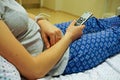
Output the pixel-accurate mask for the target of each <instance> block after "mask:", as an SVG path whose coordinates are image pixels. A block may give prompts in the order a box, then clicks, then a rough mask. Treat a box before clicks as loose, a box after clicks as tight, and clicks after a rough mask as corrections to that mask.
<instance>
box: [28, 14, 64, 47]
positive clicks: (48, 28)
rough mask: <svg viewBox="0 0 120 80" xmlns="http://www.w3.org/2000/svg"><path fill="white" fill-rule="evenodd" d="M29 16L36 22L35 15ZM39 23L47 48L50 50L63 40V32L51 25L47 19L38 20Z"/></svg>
mask: <svg viewBox="0 0 120 80" xmlns="http://www.w3.org/2000/svg"><path fill="white" fill-rule="evenodd" d="M28 15H29V17H30V18H32V19H33V20H35V15H33V14H31V13H28ZM37 23H38V25H39V26H40V28H41V36H42V39H43V41H44V43H45V45H46V48H50V47H51V46H53V45H54V44H55V43H56V42H58V41H59V40H60V39H61V38H62V32H61V30H60V29H59V28H57V27H56V26H54V25H53V24H51V23H50V22H49V21H48V20H46V19H45V18H44V19H39V20H37Z"/></svg>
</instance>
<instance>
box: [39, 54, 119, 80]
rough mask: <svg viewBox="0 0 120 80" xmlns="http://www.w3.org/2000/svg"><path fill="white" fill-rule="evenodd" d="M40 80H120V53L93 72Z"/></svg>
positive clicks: (92, 70)
mask: <svg viewBox="0 0 120 80" xmlns="http://www.w3.org/2000/svg"><path fill="white" fill-rule="evenodd" d="M38 80H120V53H119V54H117V55H116V56H114V57H111V58H109V59H107V60H106V61H105V62H104V63H102V64H101V65H99V66H97V67H96V68H93V69H91V70H88V71H85V72H80V73H77V74H71V75H65V76H62V75H61V76H59V77H56V78H55V77H51V76H47V77H45V78H41V79H38Z"/></svg>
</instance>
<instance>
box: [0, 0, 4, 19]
mask: <svg viewBox="0 0 120 80" xmlns="http://www.w3.org/2000/svg"><path fill="white" fill-rule="evenodd" d="M4 11H5V9H4V5H3V2H2V0H0V20H1V19H2V15H3V14H4Z"/></svg>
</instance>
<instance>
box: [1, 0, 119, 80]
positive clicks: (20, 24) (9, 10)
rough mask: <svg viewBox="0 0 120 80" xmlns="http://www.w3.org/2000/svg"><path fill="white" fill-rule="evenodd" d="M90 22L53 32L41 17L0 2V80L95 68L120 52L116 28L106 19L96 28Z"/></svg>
mask: <svg viewBox="0 0 120 80" xmlns="http://www.w3.org/2000/svg"><path fill="white" fill-rule="evenodd" d="M34 20H35V21H37V22H35V21H34ZM115 20H116V21H117V22H119V20H120V19H119V17H115ZM94 21H98V20H96V18H91V19H89V20H88V22H87V23H86V24H85V25H86V27H85V29H84V25H81V26H74V24H75V21H73V22H72V23H71V24H70V25H69V23H67V26H68V25H69V27H68V28H67V26H64V27H61V26H60V25H56V26H57V27H58V28H57V27H55V26H53V25H52V24H51V23H49V22H48V21H47V20H45V19H44V18H43V17H39V18H37V19H35V17H33V16H31V15H29V16H28V14H27V13H26V11H25V10H24V9H23V8H22V7H21V6H20V5H19V4H18V3H16V2H15V1H14V0H0V65H1V66H0V68H1V69H0V78H1V79H12V80H20V74H21V75H22V76H23V77H25V78H26V79H30V80H31V79H37V78H41V77H44V76H45V75H52V76H56V75H60V74H71V73H76V72H80V71H85V70H88V69H91V68H93V67H95V66H97V65H98V64H100V63H101V62H103V61H104V60H105V59H106V58H108V57H110V56H112V55H114V54H116V53H118V52H119V51H120V45H119V34H116V33H118V32H119V27H117V26H118V24H114V22H113V23H110V22H107V21H108V20H107V19H106V20H105V21H103V20H99V22H100V24H99V25H98V24H92V23H93V22H94ZM111 22H112V21H111ZM102 23H104V25H102ZM107 23H110V24H107ZM65 24H66V23H65ZM105 24H106V25H105ZM114 25H116V26H114ZM111 26H114V27H111ZM59 28H60V29H61V30H62V31H61V30H60V29H59ZM66 28H67V29H66ZM83 29H84V30H83ZM82 30H83V34H84V35H82ZM93 30H94V32H93ZM39 31H40V32H39ZM62 32H63V33H64V36H63V37H62ZM88 33H89V34H88ZM80 37H81V38H80ZM104 43H105V44H104ZM44 44H45V45H44ZM69 45H70V47H69ZM19 73H20V74H19ZM13 75H14V76H13Z"/></svg>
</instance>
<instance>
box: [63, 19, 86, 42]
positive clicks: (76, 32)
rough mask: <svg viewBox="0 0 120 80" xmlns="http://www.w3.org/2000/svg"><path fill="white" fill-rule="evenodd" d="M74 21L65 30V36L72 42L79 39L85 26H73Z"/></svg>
mask: <svg viewBox="0 0 120 80" xmlns="http://www.w3.org/2000/svg"><path fill="white" fill-rule="evenodd" d="M75 23H76V21H75V20H74V21H73V22H72V23H71V24H70V25H69V27H68V28H67V30H66V34H65V36H69V37H70V39H71V40H72V41H74V40H76V39H78V38H79V37H81V35H82V33H83V29H84V27H85V25H80V26H75Z"/></svg>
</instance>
